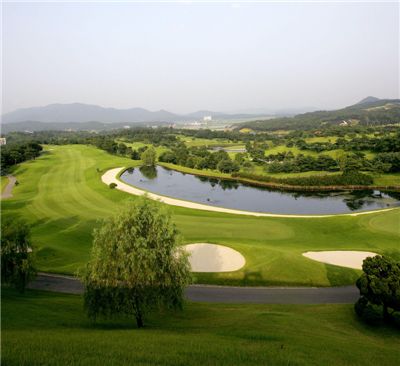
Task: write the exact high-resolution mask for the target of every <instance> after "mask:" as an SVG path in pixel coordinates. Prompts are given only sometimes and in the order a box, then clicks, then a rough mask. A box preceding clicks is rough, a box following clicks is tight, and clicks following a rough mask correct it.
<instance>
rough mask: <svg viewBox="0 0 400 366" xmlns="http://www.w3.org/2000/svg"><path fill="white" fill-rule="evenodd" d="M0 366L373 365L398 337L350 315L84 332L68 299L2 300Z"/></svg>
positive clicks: (387, 359)
mask: <svg viewBox="0 0 400 366" xmlns="http://www.w3.org/2000/svg"><path fill="white" fill-rule="evenodd" d="M2 296H3V299H2V306H3V309H2V364H4V365H8V366H12V365H19V366H22V365H26V366H34V365H90V366H92V365H163V366H164V365H165V366H168V365H171V366H178V365H182V366H189V365H252V366H253V365H282V366H283V365H285V366H286V365H326V366H329V365H332V366H336V365H360V366H361V365H362V366H365V365H373V366H377V365H379V366H385V365H387V366H390V365H396V364H398V360H399V359H400V333H399V331H398V330H397V331H396V330H395V329H392V328H389V327H385V326H381V327H379V328H372V327H369V326H366V325H364V324H362V323H361V322H360V321H359V320H358V319H357V318H356V316H355V314H354V311H353V307H352V305H239V304H238V305H228V304H199V303H189V304H187V305H186V306H185V309H184V311H183V312H179V313H163V314H153V315H150V316H149V317H148V318H147V319H146V328H144V329H140V330H138V329H136V328H135V325H134V322H133V320H132V319H126V318H125V319H115V320H113V321H101V322H99V323H98V324H97V325H94V324H92V323H91V322H90V321H89V320H87V318H86V317H85V315H84V313H83V309H82V299H81V297H80V296H76V295H62V294H56V293H50V292H39V291H28V292H27V293H26V294H25V295H20V294H17V293H16V292H14V291H12V290H8V289H6V290H3V293H2Z"/></svg>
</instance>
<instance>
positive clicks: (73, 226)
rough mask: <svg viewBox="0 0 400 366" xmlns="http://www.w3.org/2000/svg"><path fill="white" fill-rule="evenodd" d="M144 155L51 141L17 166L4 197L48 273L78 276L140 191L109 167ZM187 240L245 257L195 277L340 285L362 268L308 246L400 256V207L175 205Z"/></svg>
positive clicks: (210, 281) (216, 280)
mask: <svg viewBox="0 0 400 366" xmlns="http://www.w3.org/2000/svg"><path fill="white" fill-rule="evenodd" d="M140 163H141V162H140V161H133V160H131V159H128V158H124V157H119V156H115V155H111V154H108V153H106V152H104V151H102V150H100V149H97V148H95V147H93V146H86V145H62V146H60V145H45V146H44V151H43V152H42V154H41V156H40V157H38V158H36V159H35V160H30V161H27V162H24V163H21V164H19V165H18V166H17V167H16V169H15V170H14V171H13V175H14V176H15V177H16V178H17V180H18V183H19V184H18V185H17V186H15V187H14V188H13V197H12V198H10V199H6V200H4V201H3V202H2V212H3V214H4V215H7V216H10V217H12V216H14V217H23V218H24V219H25V220H26V221H27V222H29V223H30V224H31V225H32V242H33V246H34V248H35V250H36V253H37V258H36V261H37V266H38V269H39V270H40V271H43V272H51V273H59V274H76V273H77V271H78V270H79V269H81V268H82V267H83V266H84V265H85V263H86V262H87V261H88V259H89V254H90V248H91V245H92V231H93V229H94V228H95V227H98V226H99V225H100V223H101V220H102V219H104V218H106V217H108V216H110V215H113V214H115V213H116V212H117V211H118V209H119V208H120V207H122V205H124V202H126V201H128V200H135V199H136V196H134V195H130V194H128V193H125V192H121V191H119V190H117V189H110V188H109V187H108V186H107V185H105V184H104V183H103V182H102V181H101V176H102V175H103V174H104V173H105V172H106V171H107V170H109V169H112V168H116V167H121V166H126V167H132V166H135V165H136V166H138V165H140ZM169 208H170V210H171V212H172V215H173V219H174V222H175V223H176V225H177V228H178V230H179V231H180V233H181V242H182V244H190V243H203V242H206V243H215V244H220V245H224V246H227V247H230V248H232V249H234V250H236V251H238V252H239V253H241V254H242V255H243V256H244V258H245V261H246V263H245V265H244V267H242V268H241V269H240V270H237V271H234V272H221V273H195V279H194V280H195V282H198V283H205V284H207V283H208V284H224V285H239V286H243V285H246V286H259V285H263V286H269V285H279V286H286V285H296V286H338V285H347V284H354V282H355V280H356V279H357V278H358V277H359V275H360V273H361V271H359V270H356V269H351V268H344V267H340V266H335V265H330V264H324V263H320V262H317V261H314V260H311V259H308V258H306V257H304V256H303V255H302V254H303V253H304V252H308V251H328V250H357V251H367V252H374V253H378V254H388V255H390V256H392V257H393V258H396V259H399V258H400V250H399V247H398V241H399V219H400V216H399V212H400V209H398V208H395V209H393V210H390V211H382V212H380V211H377V212H374V213H371V214H367V215H359V216H342V215H338V216H333V217H321V218H311V217H307V216H304V217H253V216H245V215H234V214H226V213H220V212H212V211H203V210H201V211H200V210H195V209H190V208H183V207H176V206H169Z"/></svg>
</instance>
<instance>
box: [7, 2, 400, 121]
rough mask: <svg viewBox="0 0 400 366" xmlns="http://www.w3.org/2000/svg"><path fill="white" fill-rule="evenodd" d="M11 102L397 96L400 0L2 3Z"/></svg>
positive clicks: (215, 102) (345, 101)
mask: <svg viewBox="0 0 400 366" xmlns="http://www.w3.org/2000/svg"><path fill="white" fill-rule="evenodd" d="M2 20H3V21H2V112H3V113H6V112H10V111H13V110H15V109H18V108H26V107H31V106H41V105H47V104H52V103H72V102H80V103H88V104H96V105H101V106H104V107H115V108H131V107H143V108H146V109H149V110H159V109H166V110H169V111H172V112H175V113H186V112H193V111H196V110H200V109H208V110H213V111H224V112H243V111H246V112H252V111H259V110H263V111H264V110H265V111H269V110H279V109H287V108H303V107H306V108H308V107H312V108H318V109H334V108H338V107H343V106H347V105H351V104H354V103H356V102H357V101H359V100H360V99H362V98H364V97H366V96H369V95H373V96H376V97H380V98H399V3H397V2H392V3H370V2H369V3H343V2H341V3H338V2H336V3H312V2H308V3H271V2H270V3H250V4H249V3H217V4H215V3H195V2H194V3H124V2H121V3H106V2H102V3H94V2H86V3H85V2H82V3H80V2H71V3H32V2H31V3H27V2H21V3H3V5H2Z"/></svg>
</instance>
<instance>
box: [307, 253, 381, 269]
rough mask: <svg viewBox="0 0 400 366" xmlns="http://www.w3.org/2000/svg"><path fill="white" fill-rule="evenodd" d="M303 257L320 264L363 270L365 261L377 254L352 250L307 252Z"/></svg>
mask: <svg viewBox="0 0 400 366" xmlns="http://www.w3.org/2000/svg"><path fill="white" fill-rule="evenodd" d="M303 255H304V256H305V257H307V258H310V259H313V260H315V261H318V262H322V263H328V264H334V265H336V266H342V267H348V268H355V269H361V268H362V264H363V260H364V259H365V258H367V257H375V256H376V255H377V253H373V252H359V251H350V250H336V251H326V252H306V253H303Z"/></svg>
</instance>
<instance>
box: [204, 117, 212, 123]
mask: <svg viewBox="0 0 400 366" xmlns="http://www.w3.org/2000/svg"><path fill="white" fill-rule="evenodd" d="M203 121H204V122H208V121H212V117H211V116H204V117H203Z"/></svg>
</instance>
